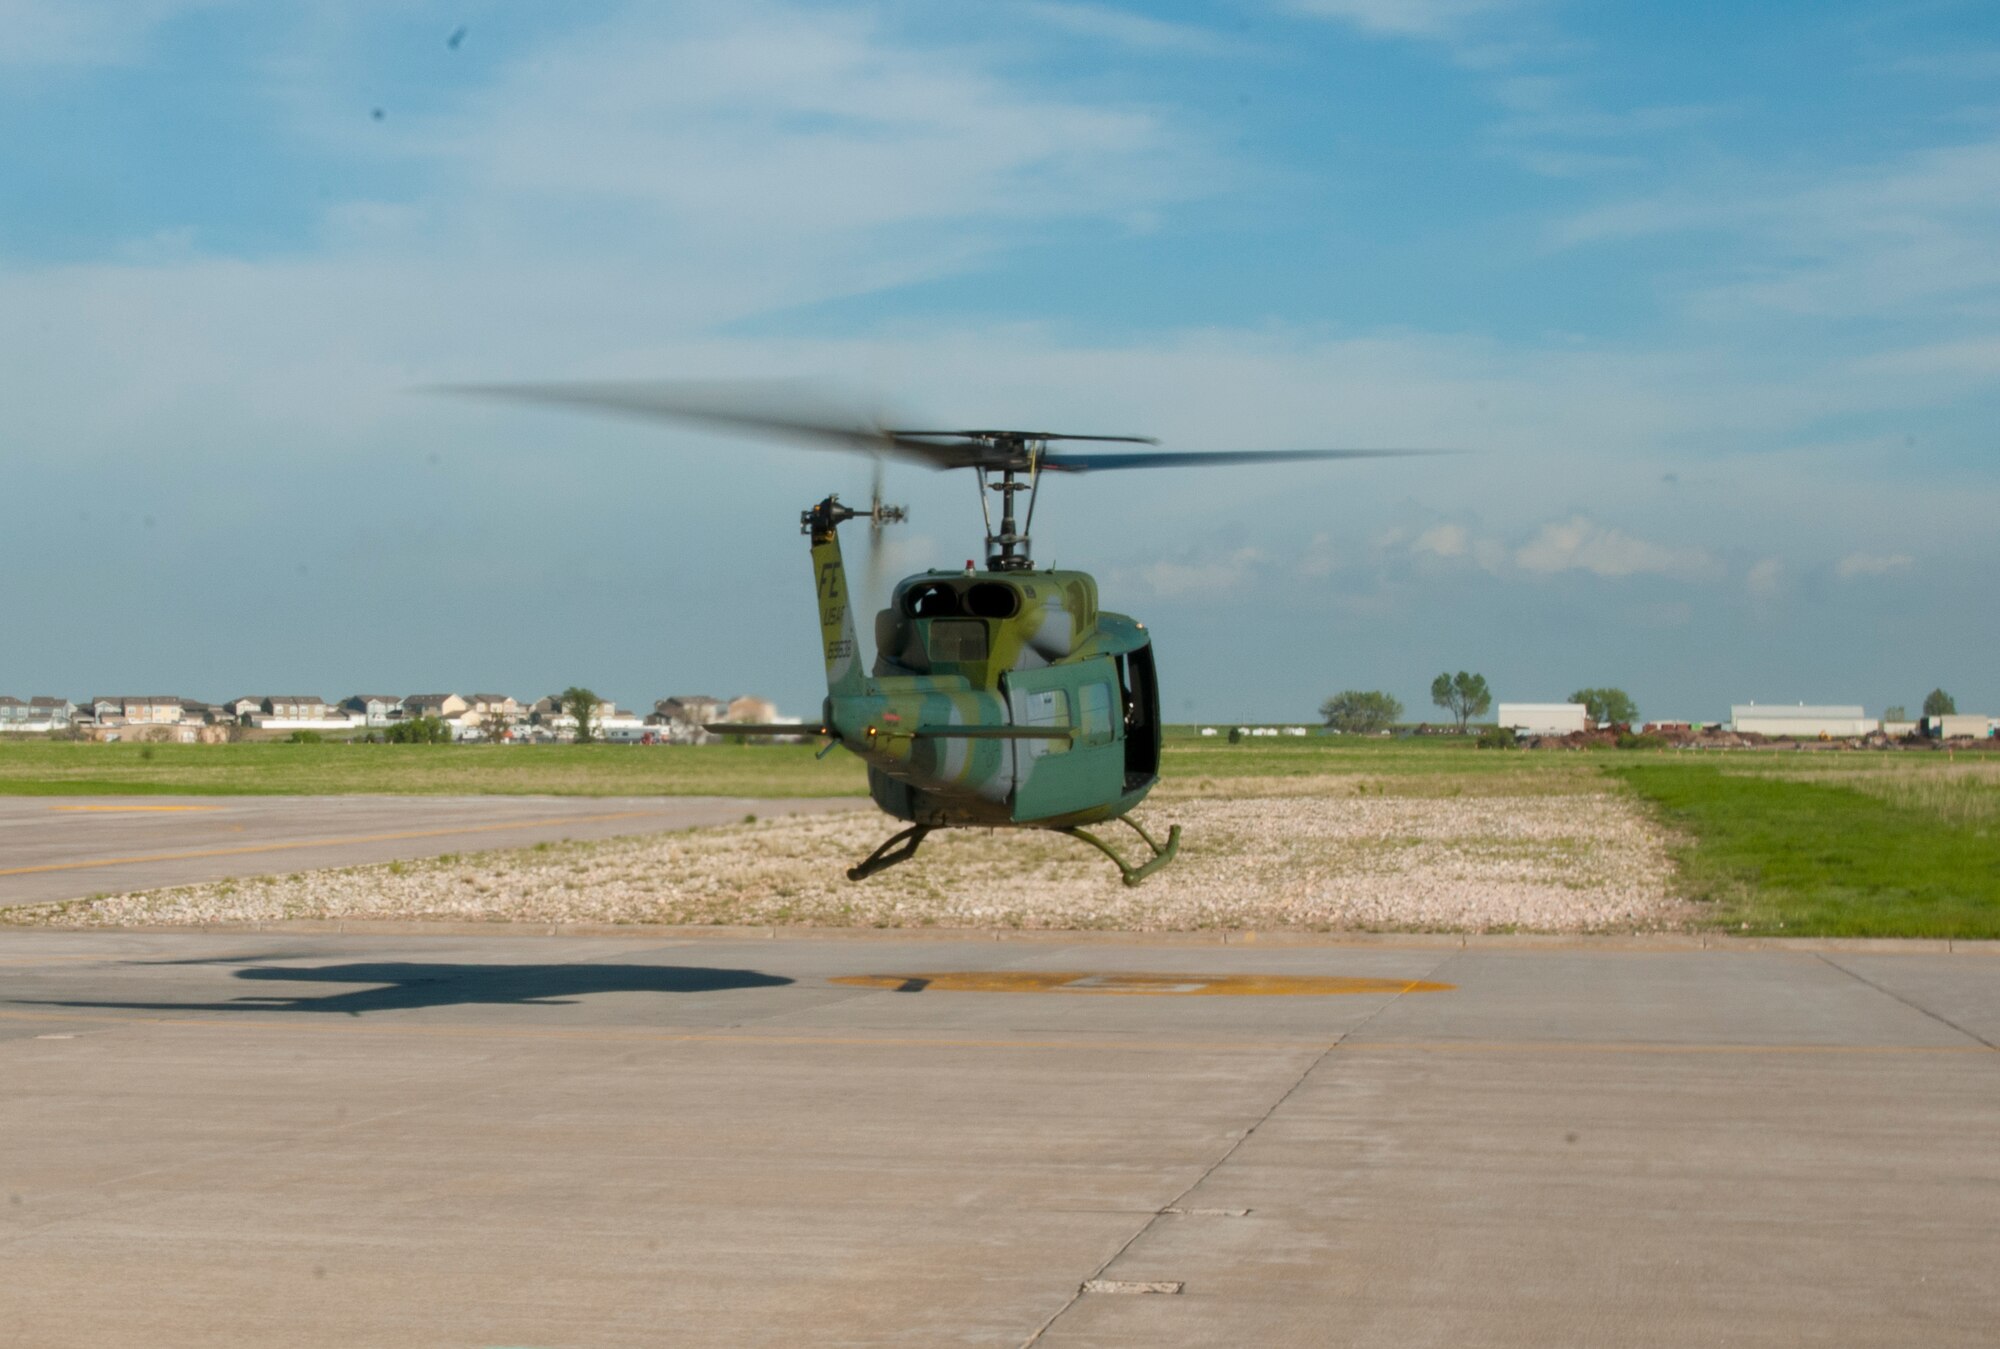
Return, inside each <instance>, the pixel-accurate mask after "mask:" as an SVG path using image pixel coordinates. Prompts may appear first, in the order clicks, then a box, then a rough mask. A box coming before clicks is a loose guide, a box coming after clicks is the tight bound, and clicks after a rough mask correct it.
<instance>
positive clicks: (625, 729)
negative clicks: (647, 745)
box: [590, 701, 653, 742]
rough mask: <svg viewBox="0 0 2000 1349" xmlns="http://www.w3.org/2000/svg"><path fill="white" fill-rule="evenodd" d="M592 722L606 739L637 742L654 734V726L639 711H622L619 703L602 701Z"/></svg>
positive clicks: (597, 731) (594, 727) (593, 727)
mask: <svg viewBox="0 0 2000 1349" xmlns="http://www.w3.org/2000/svg"><path fill="white" fill-rule="evenodd" d="M590 724H591V727H592V729H593V730H595V731H596V733H597V734H598V735H601V736H603V737H604V738H605V739H606V740H612V741H620V742H636V741H639V740H643V739H645V738H646V737H647V736H648V735H652V734H653V728H652V727H650V726H648V725H646V720H645V718H644V717H641V716H640V715H639V714H638V713H637V712H621V711H619V709H618V704H616V703H614V702H608V701H607V702H602V703H599V704H598V705H597V715H596V716H594V717H592V718H591V720H590Z"/></svg>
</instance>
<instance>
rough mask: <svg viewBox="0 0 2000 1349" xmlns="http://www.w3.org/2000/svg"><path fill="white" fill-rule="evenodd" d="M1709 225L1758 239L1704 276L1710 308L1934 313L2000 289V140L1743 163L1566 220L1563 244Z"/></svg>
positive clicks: (1744, 239)
mask: <svg viewBox="0 0 2000 1349" xmlns="http://www.w3.org/2000/svg"><path fill="white" fill-rule="evenodd" d="M1693 232H1710V233H1715V234H1719V235H1723V236H1729V237H1734V238H1735V239H1737V240H1738V241H1739V243H1740V244H1741V245H1742V246H1743V247H1744V248H1745V249H1747V250H1748V254H1747V256H1746V254H1745V253H1743V252H1741V251H1736V252H1731V253H1729V254H1727V255H1726V256H1728V257H1729V258H1730V260H1731V273H1732V274H1731V275H1730V276H1729V277H1728V278H1727V279H1725V280H1711V281H1707V282H1700V283H1697V284H1696V285H1695V286H1694V287H1693V289H1692V290H1691V291H1690V292H1689V294H1688V297H1687V300H1688V303H1689V304H1690V306H1691V308H1692V309H1693V310H1694V311H1695V312H1696V313H1698V314H1701V315H1703V316H1706V317H1712V318H1713V317H1722V318H1733V317H1740V316H1744V315H1748V314H1772V313H1775V314H1782V315H1805V316H1823V315H1836V316H1847V315H1868V316H1871V317H1873V316H1880V315H1883V314H1886V313H1890V312H1894V311H1898V310H1902V311H1910V310H1912V309H1914V310H1917V311H1918V312H1922V313H1924V314H1925V315H1926V316H1927V317H1929V318H1931V319H1932V320H1933V321H1935V319H1937V318H1938V317H1939V316H1941V315H1943V314H1947V313H1950V312H1951V311H1953V310H1955V309H1958V310H1963V309H1965V308H1966V307H1967V306H1968V304H1970V303H1973V302H1974V301H1975V299H1976V302H1977V303H1978V304H1979V305H1980V306H1981V310H1980V311H1979V312H1982V313H1983V312H1985V311H1986V310H1988V309H1990V304H1991V301H1992V298H1993V296H1994V293H1995V291H1996V290H2000V138H1992V139H1987V140H1983V141H1973V142H1969V143H1965V144H1958V145H1946V146H1935V147H1931V148H1928V149H1924V150H1919V151H1915V152H1912V153H1910V154H1907V155H1904V156H1903V157H1901V158H1899V159H1896V160H1892V161H1887V162H1882V163H1877V164H1874V165H1868V166H1864V167H1860V168H1856V169H1852V170H1849V171H1847V172H1845V173H1841V174H1838V175H1834V176H1832V177H1828V178H1821V179H1802V178H1799V177H1796V176H1792V177H1789V178H1788V177H1787V175H1785V174H1783V173H1782V172H1777V171H1759V170H1756V169H1750V170H1743V171H1739V172H1738V173H1737V174H1736V175H1735V176H1733V177H1731V178H1729V179H1725V180H1721V181H1711V182H1708V183H1704V184H1699V185H1688V186H1685V187H1682V188H1679V189H1676V190H1674V191H1671V192H1668V193H1663V194H1657V195H1654V196H1650V197H1643V198H1633V199H1628V200H1625V201H1620V202H1614V203H1611V204H1609V205H1605V206H1600V207H1596V208H1593V209H1592V210H1589V211H1586V212H1583V213H1581V214H1579V215H1576V216H1574V217H1572V218H1571V219H1569V220H1568V221H1566V222H1565V223H1564V224H1563V225H1562V226H1561V227H1560V228H1559V230H1558V231H1557V235H1556V238H1557V240H1558V242H1559V243H1562V244H1565V245H1579V244H1586V243H1594V242H1600V241H1605V240H1616V239H1629V238H1640V237H1645V236H1650V235H1669V234H1682V233H1693Z"/></svg>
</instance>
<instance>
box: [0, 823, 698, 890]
mask: <svg viewBox="0 0 2000 1349" xmlns="http://www.w3.org/2000/svg"><path fill="white" fill-rule="evenodd" d="M658 813H659V812H657V811H651V810H618V811H612V812H611V813H609V814H606V815H557V816H552V817H550V818H549V819H546V820H513V821H510V822H508V823H506V824H468V825H462V826H460V827H459V828H456V829H405V830H400V831H398V832H396V833H392V834H349V835H347V836H345V837H336V838H308V839H297V840H294V841H292V842H289V843H252V844H247V845H245V846H244V847H241V848H197V849H194V850H192V851H189V852H161V853H145V854H141V855H139V856H136V857H96V858H92V859H90V860H89V861H86V862H43V863H40V864H38V865H36V866H31V867H5V868H0V876H32V875H35V874H37V873H40V872H44V871H88V870H91V869H93V868H97V867H126V866H136V865H138V864H139V863H141V862H184V861H190V860H194V859H197V858H202V857H243V856H247V855H249V854H251V853H265V852H290V851H295V850H297V849H299V848H342V847H346V846H347V845H348V844H351V843H397V842H401V841H402V840H404V839H414V838H451V837H454V836H456V835H459V834H490V833H493V832H494V831H496V830H504V829H539V828H541V827H542V826H543V825H551V824H590V823H594V822H596V821H599V820H629V819H638V818H641V817H644V816H647V815H655V814H658Z"/></svg>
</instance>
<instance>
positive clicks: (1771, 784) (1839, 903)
mask: <svg viewBox="0 0 2000 1349" xmlns="http://www.w3.org/2000/svg"><path fill="white" fill-rule="evenodd" d="M1758 757H1759V759H1765V760H1766V761H1765V762H1763V763H1757V762H1755V761H1751V762H1743V761H1739V760H1736V759H1734V758H1733V757H1732V758H1731V759H1730V760H1726V761H1723V762H1692V763H1691V762H1675V763H1625V764H1615V765H1610V771H1611V773H1612V774H1613V775H1614V776H1616V777H1618V778H1619V779H1621V780H1623V781H1624V782H1626V783H1627V784H1629V785H1630V786H1631V787H1632V788H1633V789H1634V790H1635V791H1637V792H1638V793H1639V794H1640V796H1641V797H1643V798H1644V799H1646V800H1648V801H1650V802H1652V803H1654V804H1655V805H1656V806H1657V807H1658V808H1659V810H1660V811H1661V812H1662V814H1663V816H1664V818H1665V819H1666V821H1667V822H1668V824H1669V825H1671V826H1672V827H1674V828H1675V829H1676V830H1678V831H1679V832H1680V833H1681V834H1682V835H1683V837H1684V838H1685V839H1686V842H1685V843H1684V844H1683V845H1682V846H1681V848H1680V849H1679V856H1678V858H1677V860H1678V862H1679V865H1680V879H1681V884H1682V886H1683V888H1684V890H1685V891H1686V893H1687V894H1688V896H1689V897H1690V898H1692V899H1695V900H1698V901H1701V902H1704V903H1708V904H1712V905H1713V906H1714V910H1713V922H1714V924H1715V926H1717V927H1721V928H1724V929H1734V930H1737V931H1749V932H1753V933H1763V934H1776V935H1787V936H1829V937H1959V938H2000V828H1996V827H1995V825H1994V824H1992V823H1991V822H1986V821H1979V820H1977V819H1969V820H1968V819H1961V818H1956V817H1955V814H1954V812H1952V811H1946V810H1940V809H1939V808H1937V807H1936V806H1935V805H1933V804H1931V798H1932V797H1933V796H1934V795H1935V794H1933V793H1928V792H1926V791H1925V790H1924V788H1923V785H1922V783H1921V782H1917V783H1912V784H1909V788H1908V790H1904V791H1900V792H1897V793H1893V794H1883V793H1880V792H1879V791H1867V790H1861V789H1859V788H1857V787H1856V786H1853V785H1848V784H1847V783H1844V782H1840V781H1837V780H1836V781H1826V780H1821V781H1801V780H1798V777H1796V776H1787V777H1782V778H1781V777H1776V776H1771V775H1770V769H1771V763H1770V762H1769V759H1767V758H1766V756H1758ZM1770 757H1771V758H1775V757H1776V756H1770ZM1862 771H1869V770H1862ZM1827 776H1831V775H1830V774H1829V775H1827ZM1884 781H1886V779H1885V780H1884ZM1868 785H1869V786H1878V785H1879V784H1878V783H1877V782H1870V783H1869V784H1868ZM1964 790H1966V789H1965V788H1962V787H1953V788H1951V789H1950V792H1952V793H1956V792H1959V791H1964ZM1950 799H1952V800H1954V801H1955V800H1956V797H1955V796H1952V797H1950Z"/></svg>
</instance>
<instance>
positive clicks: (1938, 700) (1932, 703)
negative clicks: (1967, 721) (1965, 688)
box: [1924, 689, 1958, 717]
mask: <svg viewBox="0 0 2000 1349" xmlns="http://www.w3.org/2000/svg"><path fill="white" fill-rule="evenodd" d="M1924 715H1925V716H1927V717H1955V716H1957V715H1958V702H1957V700H1956V699H1954V698H1953V697H1952V696H1951V695H1950V694H1949V693H1946V692H1945V691H1944V690H1943V689H1932V690H1931V691H1930V692H1929V693H1927V694H1925V695H1924Z"/></svg>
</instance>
